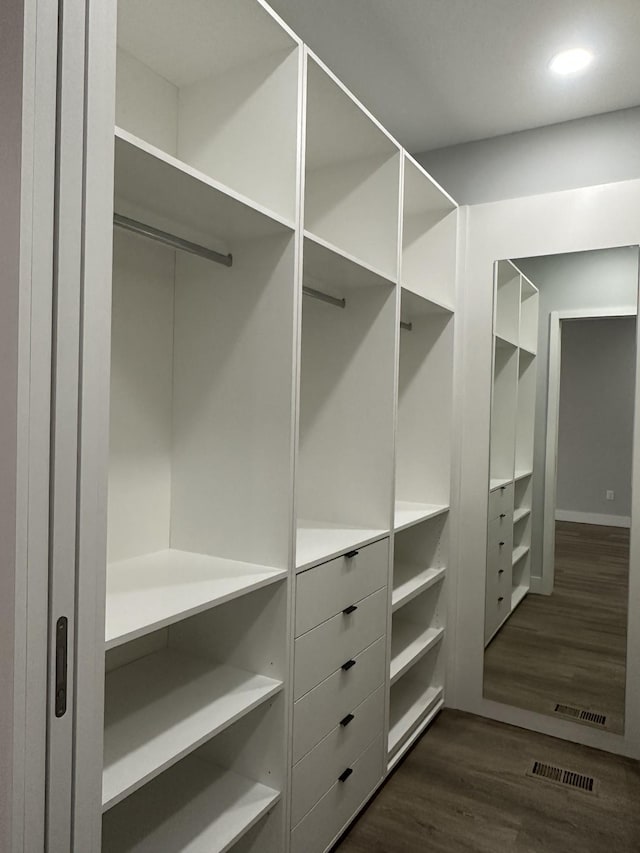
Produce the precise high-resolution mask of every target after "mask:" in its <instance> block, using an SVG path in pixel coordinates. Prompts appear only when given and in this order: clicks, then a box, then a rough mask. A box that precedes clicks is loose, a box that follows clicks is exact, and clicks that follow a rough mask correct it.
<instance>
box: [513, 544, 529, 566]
mask: <svg viewBox="0 0 640 853" xmlns="http://www.w3.org/2000/svg"><path fill="white" fill-rule="evenodd" d="M528 553H529V546H528V545H518V547H517V548H514V549H513V558H512V565H514V566H515V564H516V563H519V562H520V560H521V559H522V558H523V557H526V555H527V554H528Z"/></svg>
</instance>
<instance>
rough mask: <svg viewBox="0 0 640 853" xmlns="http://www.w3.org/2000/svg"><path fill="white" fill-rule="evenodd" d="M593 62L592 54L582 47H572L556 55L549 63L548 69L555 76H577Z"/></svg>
mask: <svg viewBox="0 0 640 853" xmlns="http://www.w3.org/2000/svg"><path fill="white" fill-rule="evenodd" d="M592 62H593V54H592V53H591V51H589V50H585V49H584V48H583V47H574V48H572V49H571V50H563V51H562V53H558V54H556V56H554V57H553V59H552V60H551V62H550V63H549V68H550V69H551V70H552V71H555V73H556V74H577V73H578V71H584V69H585V68H587V66H589V65H591V63H592Z"/></svg>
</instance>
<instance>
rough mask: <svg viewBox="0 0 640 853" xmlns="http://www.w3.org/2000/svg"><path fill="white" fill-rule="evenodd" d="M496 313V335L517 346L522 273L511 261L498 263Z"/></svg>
mask: <svg viewBox="0 0 640 853" xmlns="http://www.w3.org/2000/svg"><path fill="white" fill-rule="evenodd" d="M494 313H495V321H494V333H495V335H496V336H497V337H498V338H501V339H502V340H503V341H507V342H508V343H510V344H513V345H514V346H517V345H518V331H519V324H520V271H519V270H518V269H517V267H515V266H514V265H513V264H512V263H511V261H497V262H496V287H495V305H494Z"/></svg>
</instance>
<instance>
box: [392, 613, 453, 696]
mask: <svg viewBox="0 0 640 853" xmlns="http://www.w3.org/2000/svg"><path fill="white" fill-rule="evenodd" d="M443 636H444V628H424V627H422V626H421V625H416V624H414V623H413V622H407V621H405V620H403V619H397V618H396V619H394V620H393V627H392V629H391V684H395V682H396V681H397V680H398V679H399V678H401V677H402V676H403V675H404V674H405V672H407V671H408V670H409V669H411V667H412V666H413V665H414V664H415V663H417V662H418V661H419V660H420V658H422V657H423V656H424V655H426V653H427V652H428V651H429V650H430V649H432V648H433V647H434V646H435V645H436V644H437V643H439V642H440V640H441V639H442V638H443Z"/></svg>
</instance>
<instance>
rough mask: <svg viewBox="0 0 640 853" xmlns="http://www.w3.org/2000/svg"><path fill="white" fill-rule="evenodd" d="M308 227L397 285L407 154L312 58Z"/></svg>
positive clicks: (309, 66) (309, 64) (309, 60)
mask: <svg viewBox="0 0 640 853" xmlns="http://www.w3.org/2000/svg"><path fill="white" fill-rule="evenodd" d="M305 162H306V178H305V214H304V216H305V223H304V224H305V229H306V230H307V231H308V232H310V233H312V234H314V235H316V236H317V237H319V238H320V239H321V240H323V241H325V242H326V243H329V244H331V245H332V246H335V247H336V249H337V250H339V251H341V252H343V253H346V254H347V255H349V256H352V257H354V258H355V259H356V260H359V261H362V262H363V263H364V264H366V265H368V266H369V267H371V268H373V269H375V270H376V271H378V272H379V273H380V274H381V275H383V276H386V277H387V278H391V279H393V280H394V281H396V280H397V275H398V269H397V267H398V216H399V195H400V193H399V189H400V149H399V148H398V146H397V145H396V143H395V142H394V141H393V140H392V139H391V137H389V136H388V135H387V133H386V132H385V131H384V130H383V129H382V127H381V126H380V125H379V124H378V123H377V122H376V121H375V120H374V119H373V118H372V117H371V116H370V115H369V114H368V113H367V112H366V111H365V110H364V109H363V108H362V106H361V105H360V104H359V103H358V102H357V101H356V100H355V99H354V98H353V97H352V96H351V94H350V93H349V92H348V91H347V90H346V89H344V88H343V87H342V85H341V84H340V83H339V82H338V81H337V80H336V79H335V78H334V77H333V75H332V74H331V73H330V72H329V71H328V70H326V69H325V67H324V66H323V65H322V64H321V63H320V62H318V61H317V60H316V59H315V58H314V57H313V56H312V55H311V54H309V53H308V54H307V127H306V161H305Z"/></svg>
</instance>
